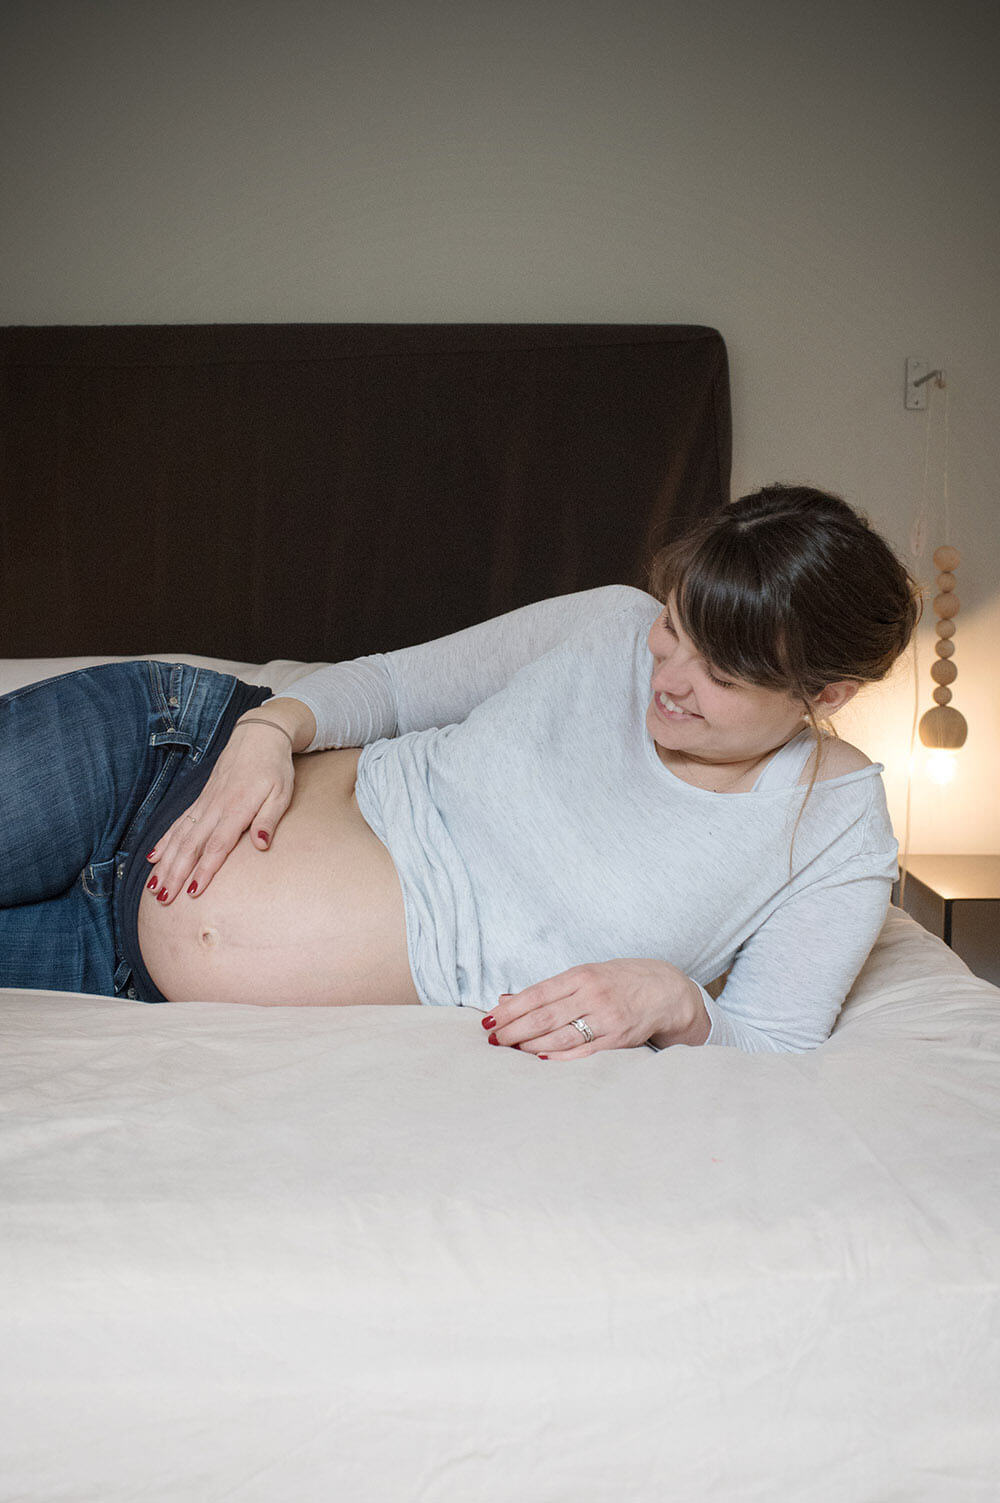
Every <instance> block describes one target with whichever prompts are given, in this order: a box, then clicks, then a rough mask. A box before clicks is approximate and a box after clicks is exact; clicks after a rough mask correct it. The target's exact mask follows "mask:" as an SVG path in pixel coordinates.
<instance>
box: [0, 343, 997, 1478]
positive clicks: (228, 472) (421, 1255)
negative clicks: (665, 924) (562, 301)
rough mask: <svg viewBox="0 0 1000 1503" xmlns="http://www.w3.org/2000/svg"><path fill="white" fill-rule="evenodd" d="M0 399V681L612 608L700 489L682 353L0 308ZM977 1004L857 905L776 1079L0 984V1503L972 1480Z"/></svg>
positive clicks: (968, 990) (299, 665) (991, 1209)
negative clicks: (533, 612)
mask: <svg viewBox="0 0 1000 1503" xmlns="http://www.w3.org/2000/svg"><path fill="white" fill-rule="evenodd" d="M0 379H2V381H3V388H2V398H3V403H4V430H3V431H4V439H3V447H2V450H0V463H2V486H3V489H2V495H0V507H2V522H3V549H2V560H0V566H2V569H3V598H4V602H5V609H4V630H5V633H6V634H7V642H6V645H5V648H4V652H5V657H6V661H5V662H4V663H3V665H2V668H0V675H2V676H0V689H3V690H6V689H8V688H11V687H14V686H16V685H18V684H21V683H26V682H31V681H33V680H34V679H37V678H41V677H46V676H49V675H50V674H51V673H54V672H62V671H66V670H67V669H69V668H72V667H74V666H77V665H78V664H82V663H83V662H94V661H103V660H105V659H107V658H109V657H115V656H166V657H170V658H183V659H184V660H186V661H192V662H203V663H206V664H209V665H215V664H216V663H218V664H219V666H223V667H225V668H227V669H230V670H234V669H235V671H239V672H240V673H241V675H242V676H243V677H246V678H250V679H252V680H254V681H255V682H260V683H269V684H271V685H272V687H274V688H276V689H280V688H282V687H284V686H286V685H287V684H288V683H290V682H292V681H293V680H294V678H295V677H297V676H298V675H300V674H301V673H303V672H305V671H307V668H308V666H309V665H310V664H313V663H316V662H320V661H325V660H327V659H330V658H333V657H344V656H349V655H355V654H357V653H360V652H366V651H378V650H384V649H387V648H390V647H394V646H398V645H402V643H403V642H405V641H407V640H419V639H422V638H423V637H426V636H429V635H432V634H441V632H443V631H446V630H452V629H455V628H456V627H458V626H461V625H464V624H468V622H469V621H471V620H475V619H477V618H478V617H479V616H484V615H488V614H494V613H496V612H497V611H499V610H503V609H509V608H512V607H513V606H514V605H517V604H521V603H524V602H525V600H527V599H532V598H540V597H541V596H542V595H545V594H553V593H557V592H558V591H560V590H570V589H579V588H586V587H588V586H590V585H594V584H600V583H611V582H625V583H641V582H642V578H643V569H644V566H645V560H646V559H647V558H648V556H649V553H650V551H651V549H652V548H653V547H655V546H656V545H657V544H658V542H660V541H662V540H663V539H664V538H665V537H666V536H669V535H670V532H671V530H672V529H675V528H677V527H679V526H680V525H682V524H683V523H684V522H685V521H686V520H688V519H689V518H690V517H691V516H694V515H698V514H700V513H702V512H704V511H707V510H711V509H712V508H713V507H715V506H717V505H719V504H720V503H721V501H722V500H723V499H724V497H725V494H726V491H727V486H728V465H729V448H728V445H729V428H728V391H727V383H726V366H725V347H724V345H723V343H722V341H721V339H720V338H719V336H718V335H717V334H716V333H715V332H714V331H712V330H709V329H700V328H689V327H682V328H677V327H674V326H666V327H664V328H641V329H630V328H614V329H612V328H604V327H585V328H581V329H565V328H553V329H545V328H543V329H533V328H513V329H511V328H492V327H487V328H485V329H478V328H457V327H441V328H432V329H424V328H415V327H404V328H391V327H378V326H376V327H374V328H371V329H361V328H357V327H347V328H339V327H333V326H331V327H323V326H317V327H308V328H307V327H301V328H293V329H287V328H284V329H283V328H272V327H263V328H258V329H249V328H220V329H209V328H199V329H189V330H184V329H168V330H158V329H122V330H113V329H100V330H97V329H95V330H53V329H39V330H28V329H15V330H7V331H3V332H2V333H0ZM546 455H547V456H548V459H546ZM376 520H377V521H378V524H379V529H380V536H382V537H383V539H384V546H383V547H382V548H381V549H376V548H375V547H374V546H373V544H372V536H373V533H374V527H375V522H376ZM109 539H110V540H112V542H113V546H112V547H109V546H108V540H109ZM366 549H367V551H365V550H366ZM352 550H353V551H352ZM358 550H360V556H361V557H362V558H363V559H364V561H365V566H366V569H365V570H362V569H360V568H352V569H350V570H346V569H344V568H343V567H340V568H339V569H338V566H337V560H338V559H340V558H342V557H344V556H345V555H346V556H349V557H351V558H355V557H357V556H358ZM265 564H266V568H265V567H264V566H265ZM369 566H370V567H369ZM366 570H367V573H366ZM303 571H305V573H303ZM265 575H266V577H264V576H265ZM140 579H141V581H142V582H141V587H140V583H139V581H140ZM331 579H333V580H334V584H332V585H331V583H330V580H331ZM179 647H182V648H183V649H184V650H183V651H182V652H178V651H177V649H178V648H179ZM165 648H168V649H169V651H166V652H165V651H164V649H165ZM998 1004H1000V992H998V990H997V989H996V988H994V987H993V986H991V985H989V984H988V983H987V982H985V981H982V980H980V979H978V978H977V977H975V976H973V975H972V974H971V972H970V971H969V970H968V969H967V968H966V967H965V966H964V965H963V964H962V962H961V961H960V960H958V959H957V957H955V956H954V955H953V954H952V953H951V952H950V951H949V950H948V949H947V948H946V947H945V946H944V945H943V944H941V943H940V942H939V941H938V940H936V939H934V938H932V937H931V936H930V935H928V934H927V933H926V932H925V931H923V930H922V929H921V928H919V927H918V926H917V925H916V924H915V923H914V922H913V920H911V919H910V918H909V917H908V916H907V915H906V914H904V913H903V912H902V911H900V910H899V909H892V910H890V913H889V916H888V919H887V921H886V925H885V928H884V930H883V932H882V935H881V936H880V938H879V940H878V942H877V944H876V946H875V949H874V950H873V952H872V954H871V956H870V958H869V960H868V962H867V963H866V965H865V967H864V969H863V971H862V972H861V975H860V976H859V978H858V980H857V982H856V984H855V986H854V989H853V990H852V993H851V995H850V997H849V998H848V1000H847V1003H846V1005H845V1007H844V1009H843V1012H842V1014H841V1017H840V1020H839V1022H838V1024H837V1027H836V1029H835V1031H834V1033H833V1035H832V1037H831V1038H830V1040H829V1041H828V1042H827V1043H826V1044H825V1045H823V1046H822V1047H821V1048H819V1049H817V1050H815V1051H813V1052H811V1053H809V1054H804V1055H776V1056H771V1055H768V1056H750V1055H744V1054H741V1053H739V1052H738V1051H734V1050H729V1049H687V1048H677V1049H673V1050H668V1051H665V1052H663V1053H661V1054H654V1053H652V1052H650V1051H648V1050H645V1049H637V1050H630V1051H624V1052H619V1053H601V1054H597V1055H595V1056H593V1057H592V1058H590V1059H588V1060H585V1061H580V1062H577V1063H575V1064H571V1065H562V1066H557V1067H551V1066H541V1065H539V1063H538V1061H536V1060H533V1059H530V1058H526V1057H524V1056H522V1055H520V1054H518V1053H516V1052H513V1051H508V1050H496V1049H490V1048H489V1047H487V1046H486V1040H485V1037H484V1034H483V1030H482V1028H481V1027H480V1026H479V1016H478V1014H476V1013H474V1012H471V1011H470V1010H464V1009H451V1008H389V1007H385V1008H383V1007H367V1008H352V1007H345V1008H331V1009H320V1008H303V1009H299V1008H287V1009H284V1008H282V1009H275V1008H263V1007H253V1006H247V1007H232V1006H229V1007H226V1006H219V1005H214V1004H209V1003H199V1004H194V1005H191V1006H185V1007H177V1008H172V1007H169V1006H168V1007H156V1006H142V1005H138V1004H135V1003H130V1002H126V1001H120V1000H114V999H109V998H100V997H92V996H82V995H71V994H66V993H63V994H60V993H43V992H16V991H11V990H6V991H0V1030H2V1046H0V1198H2V1232H0V1375H2V1381H0V1396H2V1403H0V1498H3V1499H5V1500H6V1499H10V1500H15V1499H18V1500H21V1499H23V1500H29V1499H30V1500H32V1503H41V1500H46V1503H47V1500H50V1499H51V1500H55V1499H59V1500H79V1503H84V1500H86V1503H92V1500H95V1499H100V1500H101V1503H118V1500H126V1499H127V1500H156V1503H174V1500H188V1499H199V1500H203V1499H204V1500H215V1499H219V1500H222V1499H225V1500H230V1499H240V1500H260V1503H273V1500H278V1499H281V1500H284V1499H286V1498H294V1499H296V1500H303V1503H311V1500H316V1503H320V1500H323V1503H328V1500H330V1499H337V1500H341V1499H342V1500H350V1503H354V1500H359V1503H367V1500H384V1499H391V1500H406V1503H410V1500H421V1503H445V1500H447V1503H451V1500H461V1503H465V1500H469V1499H477V1500H482V1503H510V1500H514V1499H517V1500H519V1503H569V1500H573V1503H607V1500H609V1499H612V1498H626V1499H629V1500H636V1503H647V1500H648V1503H654V1500H655V1503H660V1500H662V1499H665V1498H676V1499H680V1500H684V1503H740V1500H761V1503H764V1500H767V1503H771V1500H774V1499H788V1500H794V1503H834V1500H836V1503H844V1500H850V1503H893V1500H899V1503H922V1500H934V1503H938V1500H940V1503H955V1500H963V1503H965V1500H970V1503H971V1500H977V1503H978V1500H982V1503H987V1500H990V1503H992V1500H994V1499H995V1498H996V1496H997V1477H998V1468H1000V1444H998V1441H997V1429H998V1427H997V1425H996V1401H997V1393H998V1391H1000V1386H998V1385H1000V1356H998V1353H1000V1315H998V1302H997V1288H998V1277H1000V1256H998V1253H1000V1237H998V1220H1000V1217H998V1204H1000V1200H998V1195H997V1190H998V1170H997V1166H998V1164H1000V1113H998V1111H997V1105H998V1103H997V1085H996V1082H997V1063H998V1051H1000V1007H998Z"/></svg>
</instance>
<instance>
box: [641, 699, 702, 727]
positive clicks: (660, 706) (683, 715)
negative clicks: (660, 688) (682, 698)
mask: <svg viewBox="0 0 1000 1503" xmlns="http://www.w3.org/2000/svg"><path fill="white" fill-rule="evenodd" d="M653 703H654V704H655V705H656V708H657V710H659V712H660V714H661V715H662V716H663V718H664V719H665V720H673V721H678V720H704V718H705V717H704V716H703V715H696V714H695V713H694V712H693V711H692V710H682V709H681V708H680V706H679V705H675V704H674V702H673V700H672V699H670V698H669V697H668V695H666V694H659V693H657V694H654V695H653Z"/></svg>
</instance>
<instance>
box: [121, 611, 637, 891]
mask: <svg viewBox="0 0 1000 1503" xmlns="http://www.w3.org/2000/svg"><path fill="white" fill-rule="evenodd" d="M633 596H635V597H637V598H639V599H644V598H645V597H643V596H642V594H641V592H640V591H638V590H632V589H631V588H630V587H628V586H626V585H605V586H602V587H600V588H598V589H595V590H583V591H581V592H580V593H578V594H575V595H562V596H558V597H557V598H555V599H553V600H541V601H538V602H537V603H536V604H534V605H526V606H522V607H521V609H520V610H516V611H511V612H509V613H508V614H507V615H505V616H498V617H496V618H495V619H494V620H492V621H484V622H482V623H481V624H479V625H477V626H471V627H468V628H467V629H466V630H465V631H460V632H454V633H453V634H452V635H451V636H448V637H440V638H438V639H437V640H436V641H433V642H425V643H423V644H422V645H421V646H419V647H404V648H401V649H399V650H398V651H396V652H390V653H383V654H377V655H375V656H372V657H366V658H356V659H354V660H353V661H351V662H347V663H333V664H331V665H330V666H329V667H326V668H319V669H317V670H316V672H315V673H311V674H308V675H306V677H305V678H302V679H299V680H298V681H297V682H296V683H295V685H294V686H293V687H291V688H289V689H288V690H287V691H286V692H285V693H284V694H281V695H278V696H276V697H275V698H274V699H269V700H265V701H264V703H263V704H262V705H260V706H258V707H257V708H256V709H254V710H250V711H248V713H247V714H246V715H245V716H243V717H241V719H240V720H239V721H237V723H236V727H235V729H234V731H233V734H232V736H231V738H230V740H229V742H228V744H227V745H226V747H225V748H224V750H223V752H222V754H221V755H220V757H219V759H218V761H217V762H216V764H215V767H214V768H213V769H212V774H211V776H210V778H209V779H208V782H207V783H206V784H205V787H204V789H203V791H202V793H201V794H200V796H199V797H198V798H197V799H196V800H195V802H194V803H193V804H192V805H191V807H190V809H187V810H185V812H184V814H182V815H181V817H180V818H179V819H178V820H176V821H175V823H174V824H172V825H171V826H170V828H169V829H168V830H166V831H164V833H163V835H162V837H161V838H160V840H159V841H158V842H157V844H156V846H155V847H154V848H153V850H152V851H150V852H149V857H148V859H149V861H150V863H151V865H152V866H153V867H154V868H155V875H156V879H157V884H158V887H159V893H160V895H161V898H160V900H161V901H163V902H166V903H170V902H173V901H174V899H175V897H176V896H177V895H178V894H179V893H181V892H183V893H186V894H187V895H189V896H191V897H198V896H200V894H201V893H203V892H204V891H205V889H206V888H207V887H208V885H209V883H210V882H211V880H212V878H213V877H214V876H215V874H216V872H217V871H218V870H219V868H220V867H221V866H222V864H223V862H224V861H225V860H226V858H227V857H228V855H229V853H230V852H231V851H232V850H233V849H234V848H235V846H236V844H237V842H238V841H239V840H240V839H241V837H242V836H243V834H244V833H245V832H246V831H249V832H250V838H251V840H252V842H253V844H254V845H255V846H256V847H257V849H258V850H260V851H265V850H267V849H268V846H269V845H270V843H271V839H272V838H273V835H274V831H275V829H276V828H277V826H278V824H279V822H280V821H281V819H282V817H283V815H284V813H285V811H286V809H287V808H288V805H289V804H290V802H291V798H292V790H293V787H294V779H295V771H294V764H293V762H292V754H293V753H294V752H307V751H318V750H321V749H322V748H324V747H334V746H367V745H368V744H369V743H370V742H372V741H377V740H379V739H381V738H382V737H384V736H395V735H398V734H401V733H403V732H405V731H410V730H425V729H428V728H429V727H430V726H435V725H441V726H444V725H451V724H454V723H455V722H456V721H460V720H463V719H464V718H465V716H466V715H468V713H469V711H470V710H471V709H473V708H474V707H475V706H476V705H477V704H481V703H482V702H483V700H485V699H488V698H489V697H490V695H491V694H495V693H496V692H497V691H498V690H499V689H501V688H503V686H504V685H505V684H506V683H507V682H509V680H510V679H511V678H512V677H513V675H514V674H515V673H516V672H517V671H518V670H519V669H520V668H523V667H524V666H525V665H526V664H527V663H530V662H533V661H534V660H535V659H536V658H539V657H541V656H542V655H543V654H544V653H546V652H549V651H550V650H551V649H552V648H553V647H556V646H558V645H559V643H561V642H563V641H565V640H566V639H567V638H568V637H569V636H570V635H571V634H572V633H573V632H574V631H575V630H577V629H578V628H579V627H581V626H585V625H587V624H588V623H589V622H590V621H592V620H594V618H595V617H596V616H599V615H601V614H602V613H604V612H606V611H610V610H613V609H615V607H616V606H617V605H618V604H620V603H621V602H622V601H623V600H627V599H629V598H631V597H633ZM164 894H165V896H163V895H164Z"/></svg>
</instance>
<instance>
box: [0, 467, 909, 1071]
mask: <svg viewBox="0 0 1000 1503" xmlns="http://www.w3.org/2000/svg"><path fill="white" fill-rule="evenodd" d="M650 584H651V589H652V591H653V594H652V595H647V594H645V593H644V592H642V591H640V590H635V589H631V588H629V587H625V586H607V587H604V588H601V589H596V590H589V591H584V592H582V593H580V594H577V595H569V596H563V597H559V598H556V599H552V600H547V601H542V602H539V603H538V604H536V605H530V606H525V607H524V608H522V609H521V610H518V611H514V612H513V613H511V614H510V615H507V616H503V617H499V618H497V619H495V620H492V621H486V622H484V623H482V624H481V625H479V626H475V627H472V628H470V629H469V630H467V631H463V632H458V633H456V634H455V635H454V636H451V637H446V638H443V639H441V640H439V641H436V642H430V643H426V644H424V645H422V646H419V647H412V648H405V649H403V650H401V651H398V652H391V653H388V654H384V655H377V656H373V657H369V658H361V659H358V660H356V661H354V662H350V663H341V664H334V665H332V666H331V667H329V668H323V669H320V670H318V671H317V672H315V673H313V674H311V675H309V676H308V677H306V678H303V679H300V680H299V681H298V682H297V683H296V684H295V685H294V686H293V687H292V688H291V689H289V690H288V691H286V692H285V693H284V694H282V695H281V696H280V697H278V698H270V697H269V691H268V690H262V689H259V688H254V687H252V686H250V685H246V684H242V683H240V682H239V681H238V680H235V679H233V678H230V677H227V676H224V675H219V674H213V673H208V672H206V671H205V670H203V669H195V668H189V667H184V666H180V665H169V664H162V663H160V664H156V663H153V664H150V663H145V662H143V663H124V664H111V665H106V666H104V667H101V668H96V669H86V670H83V671H81V672H79V673H74V674H69V675H66V676H65V677H63V678H60V679H51V680H48V681H46V682H44V683H41V684H35V685H30V686H28V687H27V688H25V689H22V690H20V691H17V692H16V693H14V694H11V695H8V696H6V697H5V698H4V699H3V700H2V701H0V790H2V796H3V799H4V817H3V830H4V836H3V843H2V849H0V903H2V910H0V984H4V985H17V986H37V987H49V988H55V989H64V990H83V991H94V992H104V993H107V994H118V995H126V996H130V997H139V998H141V999H143V1000H147V1001H171V1002H184V1001H198V1000H200V1001H216V1002H256V1003H267V1004H282V1003H284V1004H312V1005H338V1004H347V1003H355V1004H356V1003H382V1004H385V1003H394V1004H395V1003H398V1004H402V1003H425V1004H436V1005H457V1006H473V1007H476V1008H478V1009H480V1010H481V1011H482V1012H483V1013H484V1014H486V1016H485V1017H484V1020H483V1021H484V1024H485V1026H486V1028H487V1035H488V1038H489V1040H490V1042H491V1043H496V1044H498V1045H517V1046H518V1047H519V1048H520V1049H521V1050H522V1051H524V1052H529V1053H534V1054H536V1055H539V1056H540V1057H543V1058H561V1059H572V1058H577V1057H581V1056H584V1055H587V1054H590V1053H593V1052H595V1051H596V1050H599V1049H607V1048H623V1047H629V1046H633V1045H638V1044H644V1043H646V1042H651V1043H653V1044H654V1045H656V1046H658V1047H664V1046H667V1045H670V1044H674V1043H686V1044H703V1043H710V1044H729V1045H735V1046H737V1047H740V1048H743V1049H746V1050H760V1049H772V1050H774V1049H777V1050H789V1049H792V1050H795V1049H807V1048H812V1047H814V1046H815V1045H817V1044H819V1043H821V1042H822V1041H823V1039H825V1038H826V1037H827V1035H828V1034H829V1032H830V1030H831V1028H832V1027H833V1024H834V1022H835V1020H836V1017H837V1013H838V1011H839V1008H840V1006H841V1004H842V1002H843V999H844V997H845V995H846V993H847V991H848V990H849V988H850V986H851V983H852V982H853V980H854V977H855V975H856V974H857V972H858V970H859V969H860V967H861V965H862V963H863V962H864V959H865V957H866V956H867V954H868V952H869V950H870V948H871V946H872V944H873V943H874V940H875V938H876V936H877V934H878V931H879V928H880V927H881V924H882V921H883V919H884V916H885V911H886V907H887V905H888V900H889V892H890V888H891V884H892V881H893V879H894V877H895V873H896V842H895V840H894V838H893V835H892V830H891V827H890V823H889V819H888V814H887V810H886V805H885V797H884V791H883V787H882V782H881V777H880V772H881V769H880V768H879V767H878V766H876V765H873V764H871V763H870V762H869V760H868V758H867V757H866V756H865V755H864V754H863V753H862V752H860V751H858V750H857V749H856V748H855V747H853V746H850V745H848V744H847V743H845V742H843V741H842V740H840V739H839V738H837V737H835V736H833V735H831V734H829V732H828V731H827V730H826V729H825V726H824V723H825V722H827V721H829V719H830V717H831V716H832V715H834V714H835V713H836V712H837V711H838V710H839V709H840V708H841V707H842V706H843V705H844V704H846V703H847V701H848V700H849V699H850V698H851V697H852V696H853V694H854V693H855V692H856V691H857V689H858V688H859V687H860V686H861V685H862V684H865V683H870V682H874V681H877V680H878V679H881V678H883V677H884V676H885V674H886V673H887V672H888V671H889V669H890V668H891V666H892V664H893V663H894V662H895V660H896V658H897V657H898V656H899V654H900V653H901V652H902V651H903V649H904V648H905V646H906V644H907V642H908V640H909V638H910V635H911V633H912V630H913V627H914V625H915V622H916V619H917V615H918V605H917V597H916V592H915V590H914V587H913V585H912V581H911V580H910V579H909V577H908V575H907V573H906V571H905V569H904V568H903V567H902V565H901V564H900V563H899V561H898V560H897V559H896V557H895V556H894V555H893V553H892V551H891V550H890V548H889V547H888V545H887V544H886V543H885V542H884V541H883V539H882V538H880V537H879V536H878V534H877V533H875V532H874V531H873V530H872V529H871V528H870V527H869V526H868V524H867V523H866V522H865V521H864V520H863V519H862V518H861V517H859V516H858V515H857V514H856V513H855V512H854V511H852V509H851V508H850V507H848V506H847V505H846V504H845V503H844V502H842V501H840V500H839V499H837V498H835V497H833V496H829V495H826V494H825V493H823V492H820V491H815V490H810V489H805V488H785V487H779V486H775V487H771V488H769V489H767V490H764V491H761V492H758V493H756V494H754V495H752V496H747V497H744V498H742V499H741V500H740V501H737V502H734V503H732V504H731V505H730V506H728V507H726V508H725V509H724V510H723V511H722V512H720V513H718V514H717V515H716V516H714V517H712V518H711V519H709V520H708V521H706V522H703V523H701V524H699V525H698V526H697V527H696V528H695V529H693V530H692V531H691V532H690V533H688V534H687V535H686V536H685V537H684V538H682V539H681V540H680V541H678V542H676V543H674V544H672V545H670V546H669V547H668V548H666V549H665V550H663V552H662V553H661V554H660V555H658V556H657V558H656V559H655V561H654V565H653V568H652V572H651V580H650ZM307 753H308V755H306V754H307ZM723 973H728V975H727V980H726V983H725V986H724V989H723V991H722V993H721V995H720V996H719V998H718V999H717V1000H715V999H713V997H712V996H711V995H710V993H709V992H708V991H707V990H706V985H707V983H709V982H711V981H713V979H715V978H717V977H719V976H721V975H722V974H723Z"/></svg>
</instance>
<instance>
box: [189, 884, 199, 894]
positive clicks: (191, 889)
mask: <svg viewBox="0 0 1000 1503" xmlns="http://www.w3.org/2000/svg"><path fill="white" fill-rule="evenodd" d="M197 891H198V884H197V882H189V883H188V892H189V893H190V894H191V896H192V897H194V895H195V893H196V892H197Z"/></svg>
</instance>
